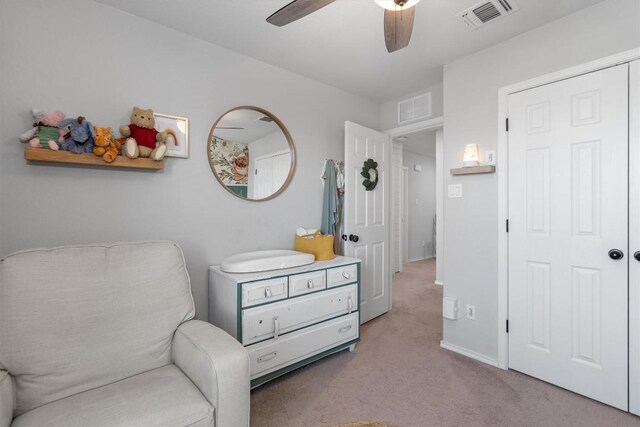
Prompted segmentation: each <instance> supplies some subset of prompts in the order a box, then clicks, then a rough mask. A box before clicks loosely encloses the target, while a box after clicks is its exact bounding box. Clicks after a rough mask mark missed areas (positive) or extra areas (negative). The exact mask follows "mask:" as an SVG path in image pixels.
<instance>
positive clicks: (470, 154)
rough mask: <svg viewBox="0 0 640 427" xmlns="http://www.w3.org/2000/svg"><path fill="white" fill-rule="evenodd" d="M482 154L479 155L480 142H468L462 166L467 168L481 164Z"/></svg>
mask: <svg viewBox="0 0 640 427" xmlns="http://www.w3.org/2000/svg"><path fill="white" fill-rule="evenodd" d="M479 159H480V156H479V155H478V144H467V145H465V146H464V156H463V157H462V166H464V167H465V168H468V167H473V166H479V165H480V160H479Z"/></svg>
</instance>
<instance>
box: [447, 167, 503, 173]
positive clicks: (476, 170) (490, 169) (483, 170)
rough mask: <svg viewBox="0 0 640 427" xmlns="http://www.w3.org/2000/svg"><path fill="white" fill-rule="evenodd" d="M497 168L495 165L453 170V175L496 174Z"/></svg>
mask: <svg viewBox="0 0 640 427" xmlns="http://www.w3.org/2000/svg"><path fill="white" fill-rule="evenodd" d="M495 171H496V167H495V166H493V165H485V166H471V167H467V168H457V169H451V175H471V174H476V173H495Z"/></svg>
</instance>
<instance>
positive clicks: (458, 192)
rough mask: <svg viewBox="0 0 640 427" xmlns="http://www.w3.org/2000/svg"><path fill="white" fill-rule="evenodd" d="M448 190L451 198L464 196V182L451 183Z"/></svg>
mask: <svg viewBox="0 0 640 427" xmlns="http://www.w3.org/2000/svg"><path fill="white" fill-rule="evenodd" d="M448 190H449V191H448V195H449V198H450V199H454V198H458V197H462V184H449V187H448Z"/></svg>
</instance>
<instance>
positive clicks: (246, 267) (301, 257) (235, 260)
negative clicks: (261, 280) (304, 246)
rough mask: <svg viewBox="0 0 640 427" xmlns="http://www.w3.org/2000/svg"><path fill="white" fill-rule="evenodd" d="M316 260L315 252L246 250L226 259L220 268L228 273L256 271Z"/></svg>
mask: <svg viewBox="0 0 640 427" xmlns="http://www.w3.org/2000/svg"><path fill="white" fill-rule="evenodd" d="M315 260H316V258H315V256H314V255H313V254H307V253H304V252H297V251H290V250H285V249H276V250H268V251H255V252H245V253H242V254H237V255H233V256H230V257H229V258H227V259H225V260H224V261H223V262H222V264H220V270H222V271H224V272H227V273H256V272H259V271H269V270H280V269H283V268H292V267H298V266H301V265H307V264H311V263H313V262H314V261H315Z"/></svg>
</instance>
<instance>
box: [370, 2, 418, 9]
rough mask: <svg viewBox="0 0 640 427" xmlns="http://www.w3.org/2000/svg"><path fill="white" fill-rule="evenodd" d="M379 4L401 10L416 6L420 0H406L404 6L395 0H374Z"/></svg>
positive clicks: (386, 7)
mask: <svg viewBox="0 0 640 427" xmlns="http://www.w3.org/2000/svg"><path fill="white" fill-rule="evenodd" d="M374 1H375V2H376V3H377V4H378V6H380V7H384V8H385V9H387V10H401V9H408V8H410V7H413V6H415V5H416V4H417V3H418V2H419V1H420V0H406V1H405V4H404V6H398V4H396V2H395V1H394V0H374Z"/></svg>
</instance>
